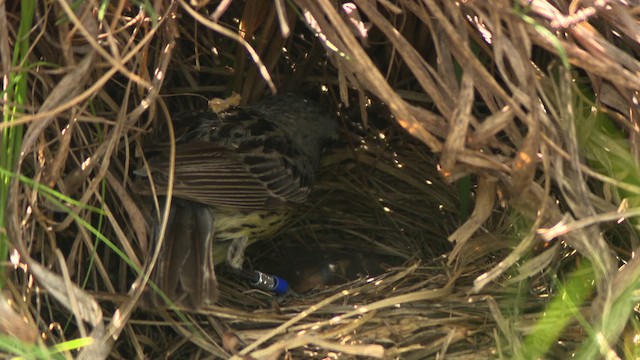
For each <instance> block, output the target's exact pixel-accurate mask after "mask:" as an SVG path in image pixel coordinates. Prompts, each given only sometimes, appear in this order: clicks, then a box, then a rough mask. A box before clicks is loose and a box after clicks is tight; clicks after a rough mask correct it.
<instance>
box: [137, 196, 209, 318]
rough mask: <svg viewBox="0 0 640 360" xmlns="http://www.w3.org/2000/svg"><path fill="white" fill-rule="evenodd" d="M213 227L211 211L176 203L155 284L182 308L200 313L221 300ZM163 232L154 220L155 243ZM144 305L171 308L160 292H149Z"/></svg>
mask: <svg viewBox="0 0 640 360" xmlns="http://www.w3.org/2000/svg"><path fill="white" fill-rule="evenodd" d="M213 224H214V212H213V210H212V209H211V208H210V207H208V206H205V205H202V204H198V203H195V202H192V201H187V200H181V199H173V201H172V204H171V208H170V211H169V219H168V222H167V227H166V229H165V233H164V241H163V242H162V244H161V245H160V246H161V249H160V255H159V256H158V261H157V263H156V266H155V268H154V269H153V271H152V273H151V281H152V282H153V283H154V284H155V285H157V286H158V288H159V290H160V291H162V293H163V294H164V295H166V298H168V300H170V301H171V302H173V303H174V304H175V305H177V306H178V307H181V308H186V309H192V310H198V309H201V308H202V307H203V306H206V305H210V304H213V303H214V302H215V300H216V298H217V297H218V286H217V281H216V276H215V272H214V268H213V266H214V264H213V257H212V254H213V246H214V244H213V242H214V230H213ZM160 230H161V224H160V221H159V220H154V224H153V230H152V239H153V240H155V244H156V245H158V240H159V239H160V238H159V235H160ZM153 249H154V248H153V247H152V251H153ZM143 302H144V305H147V306H148V307H156V308H157V307H165V308H166V307H168V303H167V302H166V299H164V298H163V296H162V295H161V294H160V293H159V292H158V290H157V289H147V292H146V293H145V297H144V299H143Z"/></svg>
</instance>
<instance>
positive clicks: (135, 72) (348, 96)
mask: <svg viewBox="0 0 640 360" xmlns="http://www.w3.org/2000/svg"><path fill="white" fill-rule="evenodd" d="M639 14H640V12H639V11H638V8H637V7H633V6H632V5H630V4H627V3H624V2H600V1H583V2H570V1H555V2H548V1H544V0H542V1H522V2H518V1H514V2H511V1H493V2H477V1H466V2H459V3H456V2H449V1H437V0H424V1H413V0H398V1H378V2H370V1H360V0H358V1H354V2H352V3H351V2H331V1H317V2H316V1H306V0H294V1H290V2H285V1H282V0H274V1H268V2H267V1H220V2H210V1H206V0H205V1H195V0H193V1H191V2H187V1H185V0H178V1H155V2H151V1H144V2H141V1H140V2H136V1H117V2H112V1H97V0H94V1H83V2H67V1H58V2H55V1H43V2H36V1H32V0H28V1H21V2H3V3H2V4H0V30H1V31H0V58H1V61H2V66H3V69H2V72H3V78H4V82H3V98H2V104H3V116H4V121H3V122H2V123H1V124H0V131H1V132H2V139H1V140H0V147H1V148H2V156H1V157H0V180H2V181H1V182H0V202H1V203H2V208H1V209H0V215H1V216H0V221H2V223H1V224H0V225H1V227H0V257H1V258H2V259H3V262H2V264H3V265H4V266H3V270H4V271H3V276H2V283H1V285H2V292H0V297H1V298H0V300H1V301H0V351H2V352H3V353H5V354H8V355H20V356H23V357H29V358H33V357H35V358H72V357H79V358H90V359H100V358H107V357H111V358H125V359H130V358H159V357H176V358H228V357H232V358H256V359H272V358H282V357H284V358H407V359H412V358H416V359H421V358H445V357H446V358H453V359H456V358H459V359H468V358H469V359H471V358H482V359H484V358H492V357H497V358H523V359H528V358H542V357H544V358H550V359H552V358H558V359H564V358H568V357H569V356H573V357H576V358H584V359H591V358H599V357H607V358H616V357H618V358H632V357H637V356H638V354H639V350H638V349H637V332H638V331H637V329H638V327H639V324H638V321H637V313H636V310H635V309H636V308H635V306H634V305H635V303H636V300H635V296H634V294H635V291H637V288H638V284H637V279H638V278H640V264H639V263H638V259H637V257H634V256H633V254H634V252H635V249H636V247H637V246H638V237H637V230H638V221H637V216H638V215H639V214H640V211H639V210H638V209H639V207H638V206H640V170H639V169H638V154H640V150H639V149H638V143H639V142H638V134H639V132H638V128H639V126H638V121H636V120H638V111H637V109H638V105H637V104H638V101H637V91H638V90H640V77H638V75H637V74H638V73H640V62H639V61H638V60H637V59H638V57H639V55H640V54H638V52H639V51H640V44H639V43H638V39H640V32H639V30H638V27H637V26H636V24H637V22H638V16H639ZM275 91H280V92H283V91H296V92H301V93H304V94H306V95H308V96H309V95H311V96H313V97H317V98H318V99H319V101H320V102H321V103H322V104H324V105H325V106H327V109H328V111H330V112H335V114H336V116H337V117H338V118H339V119H340V120H341V123H342V133H343V134H342V140H341V142H340V144H338V145H336V146H335V147H334V148H333V149H332V151H331V152H330V153H329V154H328V155H327V156H326V157H325V159H324V161H323V164H322V167H321V169H320V170H319V174H318V180H317V183H316V184H315V186H314V190H313V193H312V194H311V196H310V199H309V201H308V202H307V203H306V204H305V205H304V206H303V207H302V208H301V209H300V213H301V215H300V216H296V218H295V220H294V221H293V222H292V223H291V224H290V225H289V226H288V227H287V228H285V229H284V230H283V231H281V233H280V234H279V235H278V236H277V237H275V238H273V239H269V240H266V241H262V242H260V243H257V244H255V245H253V246H252V247H251V248H250V249H249V250H248V254H247V262H248V264H249V266H250V267H254V268H257V269H261V270H265V269H268V270H269V271H272V272H276V273H288V275H287V276H289V277H290V279H291V281H292V283H293V284H294V286H295V287H296V289H298V290H299V291H298V292H299V294H297V295H296V296H287V297H284V298H277V297H275V296H274V295H272V294H268V293H264V292H261V291H258V290H255V289H251V288H250V287H248V286H247V284H245V283H243V282H242V281H238V280H237V279H236V278H234V277H233V276H230V275H229V274H226V273H225V271H224V270H223V269H220V271H219V272H218V273H219V277H220V292H221V296H220V299H219V301H218V303H217V305H216V306H212V307H210V308H208V309H206V310H205V311H202V312H200V313H197V314H195V313H188V312H184V311H180V310H179V309H177V310H174V311H164V310H149V309H146V310H145V309H141V308H140V307H139V303H140V301H139V299H140V295H141V292H142V290H143V287H144V284H145V283H146V281H147V280H148V276H149V273H150V269H149V267H148V266H147V263H148V259H149V257H150V254H151V253H153V251H154V249H153V248H151V247H150V245H149V244H150V243H152V242H150V239H149V234H150V230H149V224H148V221H147V220H146V218H145V216H144V215H143V210H142V209H141V207H142V206H141V202H142V199H141V197H140V195H139V194H136V193H135V191H132V189H133V187H132V183H133V177H134V175H133V172H132V171H133V170H134V169H136V168H138V167H139V165H140V161H141V160H140V158H139V156H138V155H139V154H140V153H141V151H142V149H143V146H144V141H143V139H144V138H145V137H147V138H148V137H149V136H150V135H149V134H152V133H153V131H154V130H155V129H158V128H161V127H163V126H165V125H166V123H168V122H169V121H170V119H171V114H176V113H179V112H181V111H183V110H187V109H193V108H204V107H207V106H208V103H209V101H210V100H211V99H213V98H227V97H228V96H230V95H231V94H232V93H234V92H235V93H237V94H238V95H239V99H240V100H239V101H240V102H241V103H243V104H246V103H253V102H255V101H258V100H259V99H261V98H263V97H264V96H266V95H268V94H269V93H272V92H275ZM236 99H237V98H236ZM5 205H6V206H5ZM327 269H328V270H329V273H330V274H329V275H326V274H325V273H326V271H327Z"/></svg>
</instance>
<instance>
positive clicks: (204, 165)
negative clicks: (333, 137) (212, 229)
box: [149, 142, 312, 210]
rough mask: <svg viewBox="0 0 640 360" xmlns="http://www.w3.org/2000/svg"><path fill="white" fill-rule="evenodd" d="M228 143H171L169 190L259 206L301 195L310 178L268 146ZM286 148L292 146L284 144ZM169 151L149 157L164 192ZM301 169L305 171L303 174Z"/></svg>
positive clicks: (192, 197) (184, 195) (217, 202)
mask: <svg viewBox="0 0 640 360" xmlns="http://www.w3.org/2000/svg"><path fill="white" fill-rule="evenodd" d="M254 145H255V146H256V147H255V148H250V146H251V145H250V144H247V145H246V146H245V147H244V148H243V149H240V150H239V149H229V148H225V147H220V146H218V145H215V144H210V143H206V142H195V143H189V144H178V145H176V158H175V170H174V171H175V172H174V179H175V180H174V185H173V194H174V196H177V197H179V198H184V199H188V200H192V201H196V202H199V203H203V204H206V205H210V206H226V207H232V208H236V209H248V210H249V209H251V210H259V209H266V208H270V207H273V206H277V205H278V204H282V203H286V202H295V203H300V202H303V201H304V200H305V199H306V196H307V194H308V192H309V184H310V182H311V179H309V178H308V176H312V175H306V174H312V172H310V171H304V170H303V171H301V169H300V168H299V167H297V166H295V165H294V164H293V163H292V162H291V161H289V160H288V158H287V157H284V156H282V155H281V154H280V153H276V152H275V151H274V150H273V149H270V148H269V146H266V145H265V144H264V143H262V144H254ZM287 151H295V150H293V149H291V148H290V149H288V150H287ZM167 153H168V151H165V152H163V153H162V154H160V155H157V156H154V157H152V158H151V159H150V160H149V165H150V168H151V173H152V176H153V180H154V183H155V185H156V187H157V188H158V190H159V193H160V194H166V190H167V183H168V182H167V180H168V175H169V166H170V159H169V156H168V155H167ZM305 175H306V176H305Z"/></svg>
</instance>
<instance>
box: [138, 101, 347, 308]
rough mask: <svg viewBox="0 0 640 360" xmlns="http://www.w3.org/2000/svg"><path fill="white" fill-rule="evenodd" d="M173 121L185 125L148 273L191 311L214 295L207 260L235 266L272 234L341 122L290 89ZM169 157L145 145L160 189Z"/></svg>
mask: <svg viewBox="0 0 640 360" xmlns="http://www.w3.org/2000/svg"><path fill="white" fill-rule="evenodd" d="M174 124H177V125H176V128H182V130H181V131H176V153H175V169H174V184H173V199H172V203H171V210H170V213H169V220H168V225H167V228H166V233H165V236H164V241H163V245H162V248H161V250H160V256H159V258H158V262H157V264H156V267H155V268H154V270H153V272H152V275H151V281H153V282H154V283H155V284H156V285H158V286H159V288H160V289H161V290H162V292H164V294H166V295H167V296H168V298H169V299H170V300H172V301H173V302H174V303H175V304H177V305H179V306H181V307H184V308H187V309H193V310H198V309H200V308H202V307H203V306H206V305H210V304H212V303H213V302H214V301H215V300H216V298H217V296H218V290H217V282H216V276H215V272H214V265H216V264H219V263H221V262H224V261H225V260H226V261H227V262H228V263H230V265H231V266H232V267H234V268H240V267H241V266H242V258H243V253H244V248H245V247H246V246H248V245H249V244H251V243H252V242H254V241H256V240H260V239H263V238H265V237H269V236H272V235H274V234H275V233H276V232H277V231H278V230H279V229H280V228H281V227H282V226H283V225H284V224H285V223H286V222H287V220H288V219H289V218H290V216H291V215H292V213H293V211H294V210H295V205H296V204H300V203H302V202H304V201H305V200H306V198H307V195H308V194H309V190H310V188H311V185H312V184H313V181H314V175H315V171H316V168H317V167H318V163H319V162H320V157H321V155H322V152H323V150H324V149H325V148H326V146H327V145H328V143H329V141H330V140H331V139H332V138H335V136H336V134H337V129H338V126H337V121H336V118H335V116H332V115H331V114H330V111H329V110H327V109H323V108H321V107H319V106H318V105H316V104H314V103H312V102H310V101H308V100H306V99H303V98H300V97H298V96H295V95H291V94H286V95H276V96H272V97H269V98H267V99H265V100H263V101H261V102H259V103H256V104H254V105H251V106H245V107H235V108H231V109H228V110H225V111H222V112H220V113H216V112H213V111H211V110H205V111H197V112H190V113H187V114H183V115H181V116H178V117H177V118H176V119H175V121H174ZM170 162H171V159H170V154H169V145H168V144H163V145H157V144H156V145H155V146H152V147H151V150H150V151H149V152H148V165H149V173H150V175H151V178H152V180H153V185H154V186H155V187H156V191H157V193H158V194H160V195H165V194H166V193H167V185H168V179H169V168H170ZM147 186H148V185H147ZM154 221H155V224H154V227H153V228H154V233H156V237H157V235H158V234H157V233H158V230H159V227H160V226H159V220H157V219H156V220H154ZM232 244H233V245H232ZM148 297H150V304H148V305H151V306H162V305H164V301H163V300H161V299H160V297H159V296H158V295H157V294H156V293H155V292H150V296H148Z"/></svg>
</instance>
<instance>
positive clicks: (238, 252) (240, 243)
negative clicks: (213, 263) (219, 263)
mask: <svg viewBox="0 0 640 360" xmlns="http://www.w3.org/2000/svg"><path fill="white" fill-rule="evenodd" d="M248 245H249V237H247V236H241V237H238V238H235V239H234V240H233V241H232V242H231V245H230V246H229V250H228V251H227V264H229V266H231V268H232V269H234V270H242V264H243V263H244V251H245V250H246V249H247V246H248Z"/></svg>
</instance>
